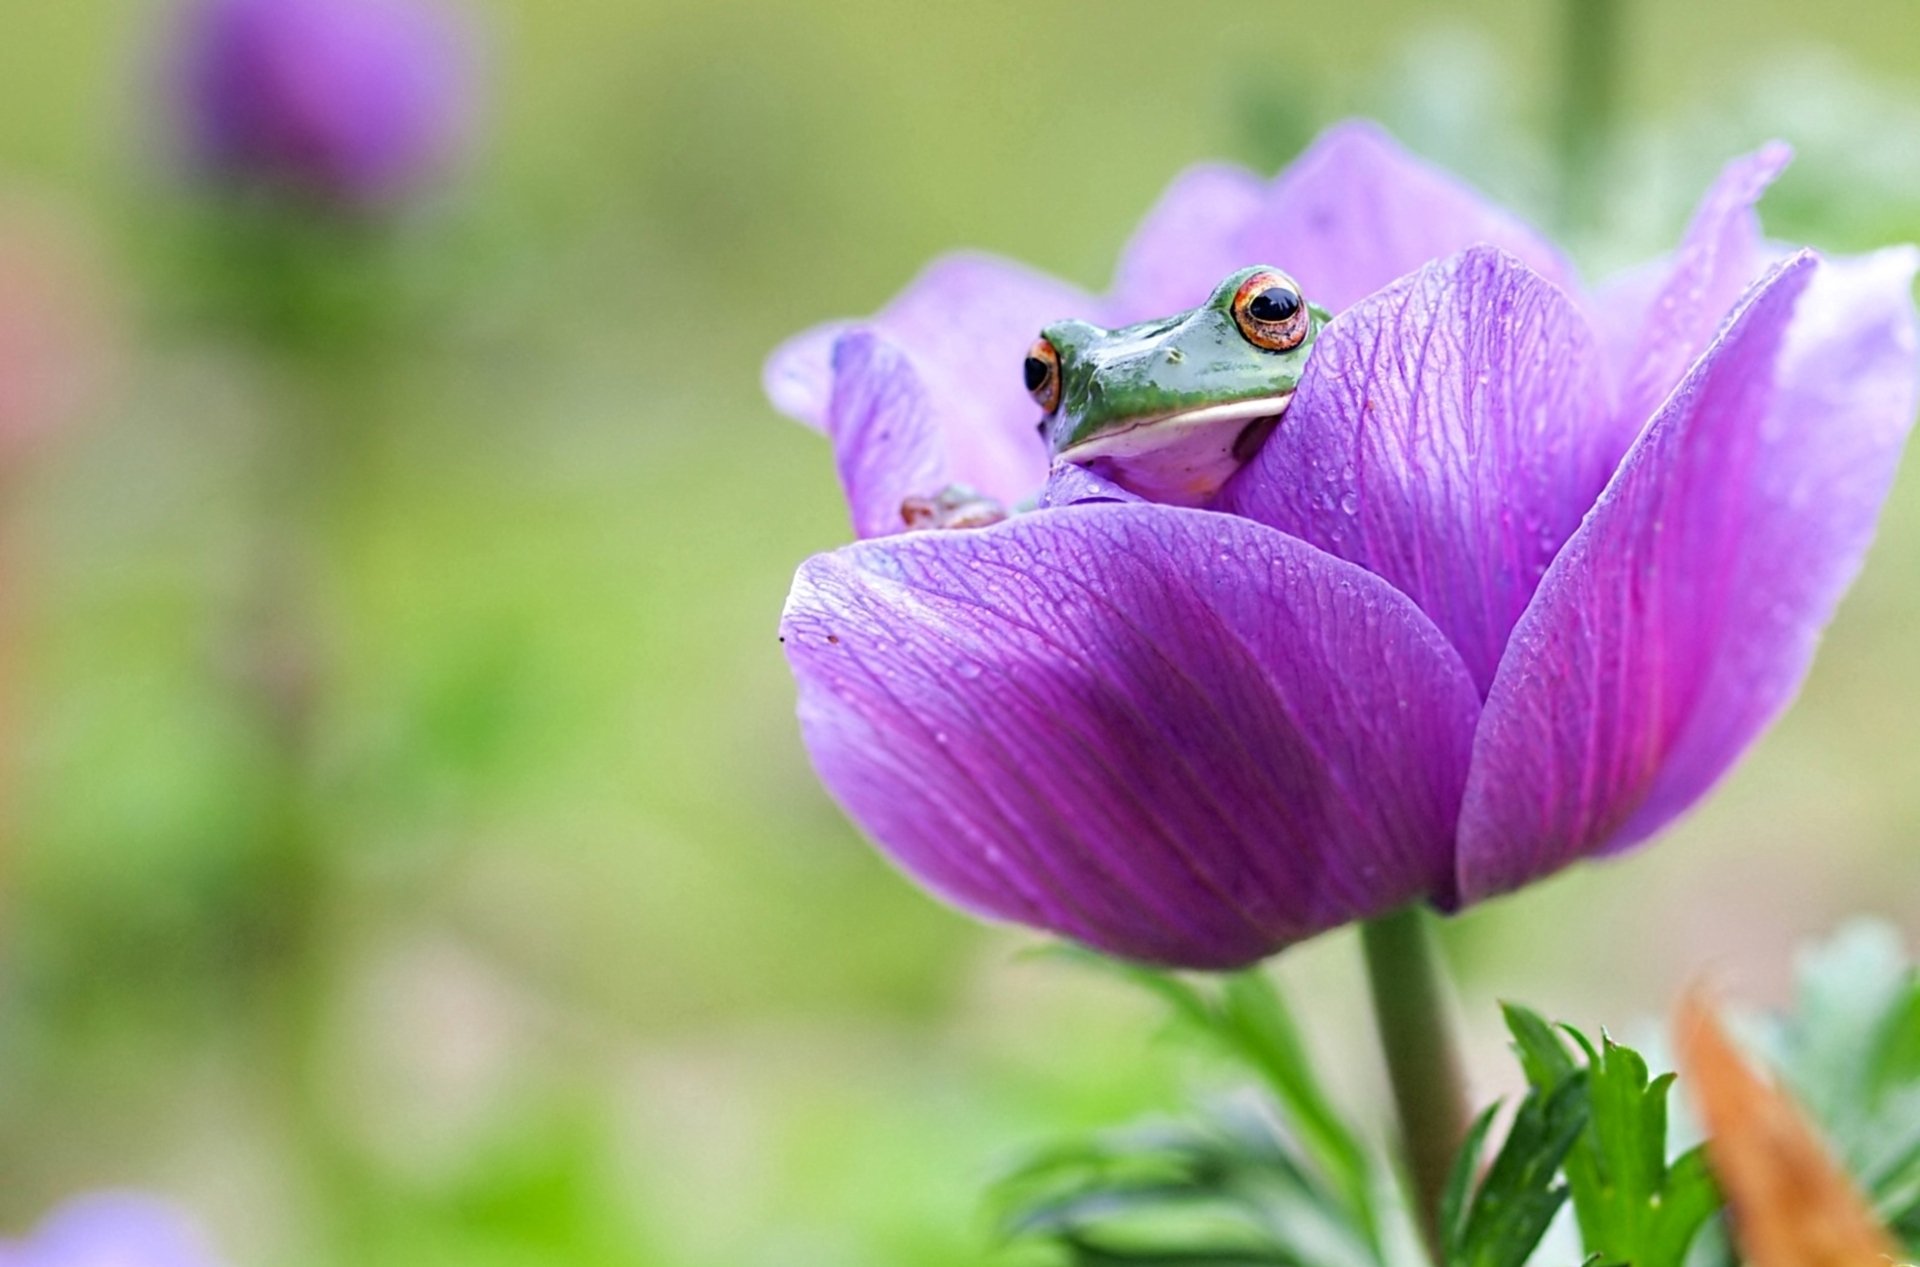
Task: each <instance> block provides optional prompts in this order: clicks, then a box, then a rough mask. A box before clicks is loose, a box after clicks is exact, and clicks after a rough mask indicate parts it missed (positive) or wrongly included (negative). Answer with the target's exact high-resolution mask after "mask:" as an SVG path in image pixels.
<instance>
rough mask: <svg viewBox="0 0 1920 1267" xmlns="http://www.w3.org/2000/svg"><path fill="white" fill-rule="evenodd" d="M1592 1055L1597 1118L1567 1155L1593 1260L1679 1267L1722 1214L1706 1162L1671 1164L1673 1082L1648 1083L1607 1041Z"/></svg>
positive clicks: (1629, 1054)
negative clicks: (1670, 1096)
mask: <svg viewBox="0 0 1920 1267" xmlns="http://www.w3.org/2000/svg"><path fill="white" fill-rule="evenodd" d="M1567 1032H1568V1033H1569V1034H1571V1035H1572V1036H1573V1037H1574V1038H1575V1040H1576V1041H1577V1042H1578V1043H1579V1045H1580V1046H1581V1048H1582V1050H1583V1051H1584V1052H1585V1053H1587V1086H1588V1095H1589V1100H1590V1103H1591V1106H1592V1115H1591V1118H1590V1120H1589V1122H1588V1125H1587V1129H1586V1131H1585V1132H1584V1133H1583V1134H1582V1136H1581V1139H1580V1141H1579V1143H1578V1144H1577V1145H1576V1146H1575V1148H1574V1149H1573V1150H1572V1151H1571V1152H1570V1153H1569V1154H1568V1155H1567V1158H1566V1162H1565V1171H1566V1176H1567V1186H1568V1187H1569V1188H1570V1189H1571V1191H1572V1195H1573V1209H1574V1216H1575V1218H1576V1220H1577V1221H1578V1223H1579V1225H1580V1238H1581V1241H1582V1243H1583V1244H1584V1245H1585V1247H1586V1250H1587V1252H1588V1253H1589V1254H1597V1255H1600V1256H1601V1257H1603V1258H1606V1259H1618V1260H1620V1261H1623V1262H1628V1263H1632V1264H1633V1265H1634V1267H1680V1264H1681V1263H1682V1262H1683V1260H1684V1259H1685V1258H1686V1253H1687V1247H1688V1246H1689V1245H1691V1244H1692V1243H1693V1238H1694V1236H1695V1235H1696V1234H1697V1233H1698V1232H1699V1230H1700V1228H1701V1226H1702V1224H1704V1223H1705V1222H1706V1220H1707V1219H1708V1218H1709V1217H1711V1216H1712V1214H1713V1212H1714V1211H1715V1210H1717V1209H1719V1208H1720V1196H1719V1192H1718V1190H1717V1189H1716V1188H1715V1187H1714V1186H1713V1180H1712V1176H1711V1175H1710V1174H1709V1173H1708V1171H1707V1169H1706V1166H1705V1164H1704V1162H1703V1160H1702V1159H1701V1157H1700V1155H1699V1154H1698V1153H1697V1152H1695V1153H1690V1154H1688V1155H1687V1156H1686V1157H1683V1158H1681V1159H1680V1160H1679V1161H1678V1162H1676V1163H1674V1164H1673V1165H1672V1166H1669V1164H1668V1162H1667V1096H1668V1093H1669V1092H1670V1091H1671V1090H1672V1087H1673V1075H1671V1074H1664V1075H1662V1076H1660V1077H1658V1078H1653V1077H1650V1076H1649V1071H1648V1069H1647V1062H1646V1061H1645V1059H1643V1058H1642V1057H1641V1055H1640V1054H1639V1053H1638V1052H1636V1051H1634V1050H1633V1049H1632V1048H1630V1047H1625V1046H1622V1045H1621V1044H1619V1043H1616V1042H1614V1041H1613V1040H1612V1039H1611V1038H1608V1037H1606V1036H1604V1035H1603V1036H1602V1038H1601V1042H1600V1046H1599V1047H1598V1048H1597V1049H1596V1048H1595V1047H1594V1046H1593V1045H1592V1044H1591V1043H1590V1042H1588V1041H1587V1040H1586V1039H1585V1037H1584V1036H1582V1035H1579V1034H1577V1033H1575V1032H1574V1031H1572V1030H1568V1031H1567Z"/></svg>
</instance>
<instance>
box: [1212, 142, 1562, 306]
mask: <svg viewBox="0 0 1920 1267" xmlns="http://www.w3.org/2000/svg"><path fill="white" fill-rule="evenodd" d="M1478 243H1487V244H1489V245H1492V246H1497V247H1500V248H1501V249H1503V250H1505V251H1508V252H1510V253H1511V254H1513V255H1516V256H1518V257H1519V258H1520V259H1522V260H1524V261H1526V263H1527V265H1528V266H1529V267H1531V268H1532V269H1534V271H1536V272H1538V273H1540V274H1541V275H1542V276H1544V277H1546V278H1548V279H1549V280H1551V281H1553V282H1554V283H1555V284H1557V285H1559V286H1561V287H1562V288H1563V289H1565V290H1567V291H1568V292H1569V293H1575V291H1576V287H1575V282H1574V274H1573V269H1572V267H1571V266H1570V265H1569V264H1568V263H1567V261H1566V259H1565V257H1564V256H1562V255H1561V254H1560V252H1559V251H1557V250H1556V249H1554V247H1553V246H1552V244H1550V243H1549V242H1548V241H1547V240H1546V239H1545V238H1543V237H1541V236H1540V235H1539V234H1538V233H1536V232H1535V231H1534V230H1533V229H1531V228H1530V227H1528V226H1527V225H1526V224H1525V223H1524V222H1523V221H1521V220H1520V219H1519V218H1518V217H1516V216H1513V215H1511V214H1509V213H1508V212H1506V211H1503V210H1501V209H1500V208H1498V207H1496V206H1494V205H1493V204H1492V203H1489V202H1488V201H1487V200H1486V199H1485V198H1483V197H1482V196H1481V195H1480V194H1479V193H1477V192H1475V191H1474V190H1473V189H1471V188H1469V187H1468V186H1467V185H1465V184H1464V183H1462V182H1461V181H1459V180H1457V179H1456V178H1454V177H1453V176H1451V175H1449V174H1448V173H1447V172H1444V171H1442V170H1441V169H1439V168H1437V167H1434V166H1432V165H1430V164H1428V163H1425V162H1423V161H1421V160H1419V159H1417V158H1414V157H1413V156H1412V155H1410V154H1408V153H1407V152H1406V151H1405V150H1404V149H1402V148H1401V147H1400V146H1399V145H1398V144H1397V143H1396V142H1395V141H1394V140H1393V139H1392V138H1391V137H1389V136H1388V135H1387V134H1386V133H1385V132H1383V131H1382V130H1381V129H1380V128H1378V127H1376V126H1375V125H1373V124H1371V123H1365V122H1358V121H1355V122H1348V123H1342V124H1339V125H1337V126H1335V127H1332V128H1329V129H1328V130H1327V131H1326V132H1324V133H1322V134H1321V136H1320V138H1319V139H1318V140H1316V141H1315V142H1314V143H1313V145H1312V146H1311V147H1310V148H1309V149H1308V150H1307V151H1306V153H1304V154H1302V155H1301V156H1300V157H1299V159H1297V160H1296V161H1295V162H1294V163H1293V165H1292V166H1291V167H1289V168H1288V169H1287V170H1286V171H1285V172H1283V173H1281V175H1280V177H1279V178H1278V179H1277V180H1276V181H1275V182H1274V184H1273V187H1272V188H1271V189H1270V190H1269V191H1268V194H1267V201H1266V206H1265V208H1264V209H1263V210H1262V211H1261V212H1260V213H1259V214H1258V215H1257V216H1256V217H1255V218H1254V219H1253V220H1251V221H1249V222H1248V224H1247V226H1246V228H1245V230H1244V231H1243V232H1242V234H1241V235H1240V239H1239V241H1238V242H1237V243H1236V244H1235V245H1236V246H1237V247H1238V248H1239V252H1240V254H1241V255H1242V256H1243V257H1244V259H1243V261H1242V262H1243V263H1268V264H1274V265H1277V266H1279V267H1281V268H1285V269H1286V270H1287V271H1289V272H1290V273H1292V274H1293V275H1294V276H1295V277H1296V278H1298V279H1299V281H1300V284H1301V286H1302V287H1303V288H1304V289H1305V290H1306V293H1307V295H1308V297H1309V298H1311V299H1312V300H1313V301H1314V302H1315V303H1319V304H1323V305H1325V306H1326V307H1328V308H1331V309H1333V310H1335V311H1338V310H1340V309H1342V308H1346V307H1349V306H1351V305H1352V304H1354V303H1357V302H1358V301H1359V300H1361V299H1362V298H1364V297H1365V296H1367V295H1369V294H1372V293H1373V292H1374V291H1376V290H1378V289H1380V288H1381V287H1382V286H1385V285H1386V284H1387V283H1388V282H1391V281H1393V280H1394V279H1395V278H1397V277H1402V276H1404V275H1406V274H1407V273H1411V272H1413V271H1414V270H1415V269H1417V268H1419V267H1420V266H1421V265H1423V264H1427V263H1429V262H1431V261H1433V260H1437V259H1442V258H1444V257H1446V256H1449V255H1452V254H1454V253H1455V252H1456V251H1460V250H1463V249H1464V248H1466V247H1469V246H1473V245H1475V244H1478Z"/></svg>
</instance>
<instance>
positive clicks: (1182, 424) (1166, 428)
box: [1025, 265, 1330, 506]
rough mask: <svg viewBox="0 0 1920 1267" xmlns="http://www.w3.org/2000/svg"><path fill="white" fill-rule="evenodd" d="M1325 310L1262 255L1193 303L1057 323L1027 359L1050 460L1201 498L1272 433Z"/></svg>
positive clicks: (1151, 492)
mask: <svg viewBox="0 0 1920 1267" xmlns="http://www.w3.org/2000/svg"><path fill="white" fill-rule="evenodd" d="M1329 319H1330V318H1329V314H1328V313H1327V311H1326V309H1324V308H1320V307H1317V306H1315V305H1313V304H1309V303H1308V302H1307V300H1306V298H1305V297H1304V296H1303V295H1302V294H1301V293H1300V287H1299V286H1298V285H1297V284H1296V283H1295V282H1294V280H1293V279H1292V278H1291V277H1289V276H1287V274H1285V273H1283V272H1281V271H1280V270H1279V269H1277V268H1270V267H1267V266H1265V265H1256V266H1254V267H1250V268H1243V269H1240V270H1239V271H1238V272H1236V273H1234V274H1233V275H1231V276H1230V277H1228V278H1227V279H1226V280H1225V281H1223V282H1221V283H1220V284H1219V285H1218V286H1216V287H1214V289H1213V293H1212V294H1211V295H1209V296H1208V297H1207V301H1206V302H1205V303H1204V304H1201V305H1200V306H1199V307H1198V308H1195V309H1193V310H1192V311H1190V312H1183V313H1178V314H1176V315H1174V316H1171V317H1164V318H1161V319H1159V320H1154V321H1143V322H1140V323H1139V324H1137V325H1130V326H1125V327H1123V328H1121V329H1118V330H1107V329H1103V328H1102V327H1100V326H1096V325H1093V324H1092V323H1090V322H1086V321H1061V322H1057V323H1055V324H1053V325H1050V326H1048V327H1047V328H1046V329H1045V330H1043V331H1041V333H1040V338H1039V339H1038V340H1037V341H1036V342H1035V343H1034V345H1033V347H1032V348H1031V349H1030V350H1029V351H1028V353H1027V359H1026V365H1025V374H1026V384H1027V390H1028V392H1030V393H1031V394H1032V396H1033V399H1034V403H1036V404H1038V405H1039V406H1040V408H1041V409H1042V410H1043V411H1045V417H1043V418H1042V419H1041V420H1040V435H1041V436H1042V438H1043V439H1044V440H1045V441H1046V443H1047V447H1048V449H1049V450H1050V451H1051V452H1052V454H1053V456H1054V459H1055V461H1061V462H1072V463H1075V464H1077V465H1080V466H1085V467H1087V468H1088V469H1090V470H1092V471H1094V472H1095V473H1097V474H1099V475H1102V476H1104V477H1105V478H1107V479H1110V480H1112V481H1113V482H1114V483H1116V484H1118V485H1120V486H1121V487H1122V488H1125V489H1128V490H1129V491H1131V492H1134V493H1138V494H1139V495H1140V496H1142V497H1145V498H1148V499H1150V500H1152V501H1157V502H1166V503H1170V504H1173V505H1180V506H1194V505H1199V504H1201V503H1203V502H1205V501H1206V500H1207V499H1208V498H1210V497H1211V496H1213V494H1214V493H1216V492H1218V491H1219V489H1220V486H1221V485H1222V484H1224V483H1226V481H1227V478H1228V477H1229V476H1231V475H1232V474H1233V473H1234V472H1235V471H1237V470H1239V469H1240V467H1241V466H1243V465H1245V464H1246V462H1247V461H1248V460H1249V459H1251V458H1252V457H1253V455H1254V454H1255V453H1258V452H1259V451H1260V446H1261V445H1262V444H1263V443H1265V441H1266V439H1267V437H1268V436H1270V435H1272V434H1273V430H1274V428H1275V427H1276V426H1278V425H1279V422H1280V416H1281V414H1283V413H1285V412H1286V408H1287V405H1288V403H1289V402H1290V401H1291V400H1292V399H1293V392H1294V388H1296V387H1297V386H1298V385H1299V383H1300V374H1301V371H1302V369H1303V368H1304V367H1305V365H1306V362H1307V354H1308V353H1309V352H1310V351H1311V350H1312V348H1313V343H1314V340H1315V339H1316V338H1317V337H1318V336H1319V334H1320V331H1321V329H1322V328H1323V327H1324V326H1325V325H1326V323H1327V321H1328V320H1329Z"/></svg>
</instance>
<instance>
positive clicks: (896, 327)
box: [765, 255, 1098, 504]
mask: <svg viewBox="0 0 1920 1267" xmlns="http://www.w3.org/2000/svg"><path fill="white" fill-rule="evenodd" d="M1097 311H1098V308H1097V305H1096V303H1095V301H1094V300H1093V299H1091V298H1089V297H1088V296H1087V295H1086V294H1085V293H1084V292H1082V291H1079V290H1077V289H1075V288H1074V287H1072V286H1069V285H1067V284H1066V283H1065V282H1061V281H1058V280H1056V279H1054V278H1051V277H1048V276H1046V275H1045V274H1042V273H1036V272H1033V271H1032V270H1030V269H1026V268H1023V267H1021V266H1020V265H1017V264H1012V263H1008V262H1007V261H1005V260H999V259H994V258H992V257H989V256H983V255H951V256H947V257H945V258H943V259H939V260H936V261H934V262H933V263H932V264H931V265H929V266H928V267H927V268H926V270H925V271H923V272H922V273H921V274H920V276H919V277H917V278H915V279H914V281H913V282H912V284H911V285H909V286H908V287H907V288H906V290H904V291H902V292H901V294H900V295H899V297H897V298H896V299H895V300H894V301H893V302H892V303H891V304H889V305H888V306H887V308H886V310H885V311H884V312H882V313H880V314H879V315H878V316H877V317H875V318H873V319H872V320H871V321H869V322H864V323H861V324H862V325H863V326H865V327H866V328H869V329H871V330H872V331H873V332H875V333H877V334H879V335H881V336H883V337H884V338H885V339H886V340H887V341H888V342H889V343H891V344H892V345H893V346H894V347H896V348H898V349H899V350H900V351H901V352H903V353H904V354H905V356H906V359H907V361H908V362H909V363H910V364H911V366H912V368H913V370H914V372H915V374H917V375H918V377H919V380H920V382H921V384H922V386H923V387H924V388H925V391H926V401H927V408H928V417H929V419H930V420H931V422H932V425H933V427H934V428H935V430H936V431H937V432H938V434H939V436H940V443H941V447H942V449H943V451H944V453H945V455H946V461H947V463H948V464H949V470H950V475H951V479H952V482H954V483H957V484H961V485H964V486H966V487H968V488H971V489H973V490H975V491H976V492H980V493H984V494H986V495H987V496H989V497H992V498H995V499H997V500H999V501H1002V502H1005V503H1008V504H1011V503H1014V502H1017V501H1020V500H1022V499H1024V498H1027V497H1031V496H1032V495H1033V494H1034V493H1035V492H1036V491H1038V490H1039V488H1040V486H1041V485H1042V484H1043V483H1044V482H1045V481H1046V478H1047V451H1046V446H1045V445H1044V444H1042V443H1041V442H1040V441H1039V439H1038V438H1037V436H1036V433H1035V431H1034V424H1035V423H1036V422H1037V421H1038V420H1039V417H1040V411H1039V409H1038V407H1036V406H1035V405H1034V403H1033V401H1032V400H1031V399H1030V398H1029V397H1028V395H1027V392H1026V387H1025V385H1024V383H1023V382H1022V381H1021V375H1020V365H1021V362H1022V361H1024V360H1025V359H1026V354H1027V349H1028V348H1029V347H1030V346H1032V344H1033V341H1034V339H1035V338H1037V337H1038V336H1039V334H1040V327H1041V326H1043V325H1046V324H1047V323H1048V322H1051V321H1056V320H1059V319H1060V318H1062V317H1085V316H1088V315H1089V314H1094V313H1096V312H1097ZM849 328H851V327H850V326H849V325H846V324H840V325H833V326H823V327H820V328H818V329H815V330H810V331H807V332H806V333H804V334H802V335H800V336H798V337H797V338H794V339H791V340H789V341H788V342H786V343H784V344H782V345H781V346H780V347H779V348H776V349H775V350H774V353H773V356H772V357H771V358H770V359H769V361H768V363H767V368H766V373H765V383H766V388H767V394H768V395H769V396H770V397H771V398H772V399H773V403H774V404H775V405H776V406H777V407H778V408H780V409H782V410H784V411H785V412H787V413H789V414H792V415H793V416H795V417H797V418H799V419H800V420H801V421H803V422H806V423H809V424H810V425H813V426H819V427H824V426H826V415H827V411H828V409H829V408H830V406H831V403H832V400H833V396H834V389H833V387H832V386H831V384H832V382H833V368H832V348H833V346H834V344H835V342H836V341H837V340H838V338H839V337H840V336H841V335H843V334H845V333H846V331H847V330H848V329H849ZM925 491H929V492H937V491H938V490H937V489H936V490H925Z"/></svg>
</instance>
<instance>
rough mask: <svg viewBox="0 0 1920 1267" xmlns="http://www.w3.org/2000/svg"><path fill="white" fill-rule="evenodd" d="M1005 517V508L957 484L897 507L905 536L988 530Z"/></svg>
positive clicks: (991, 499) (907, 499)
mask: <svg viewBox="0 0 1920 1267" xmlns="http://www.w3.org/2000/svg"><path fill="white" fill-rule="evenodd" d="M1006 517H1007V508H1006V507H1005V506H1002V505H1001V504H1000V503H999V502H997V501H995V500H993V498H991V497H986V496H983V495H982V494H980V493H976V492H974V491H973V490H972V489H970V488H963V487H962V486H960V485H958V484H949V485H947V487H945V488H943V489H941V490H940V491H939V492H938V493H935V494H934V495H933V496H931V497H909V498H906V499H905V500H904V501H902V502H901V503H900V522H901V523H903V524H905V525H906V528H907V531H908V532H921V531H925V530H928V529H953V528H988V527H991V526H993V525H994V524H997V523H999V522H1000V521H1001V520H1003V519H1005V518H1006Z"/></svg>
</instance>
